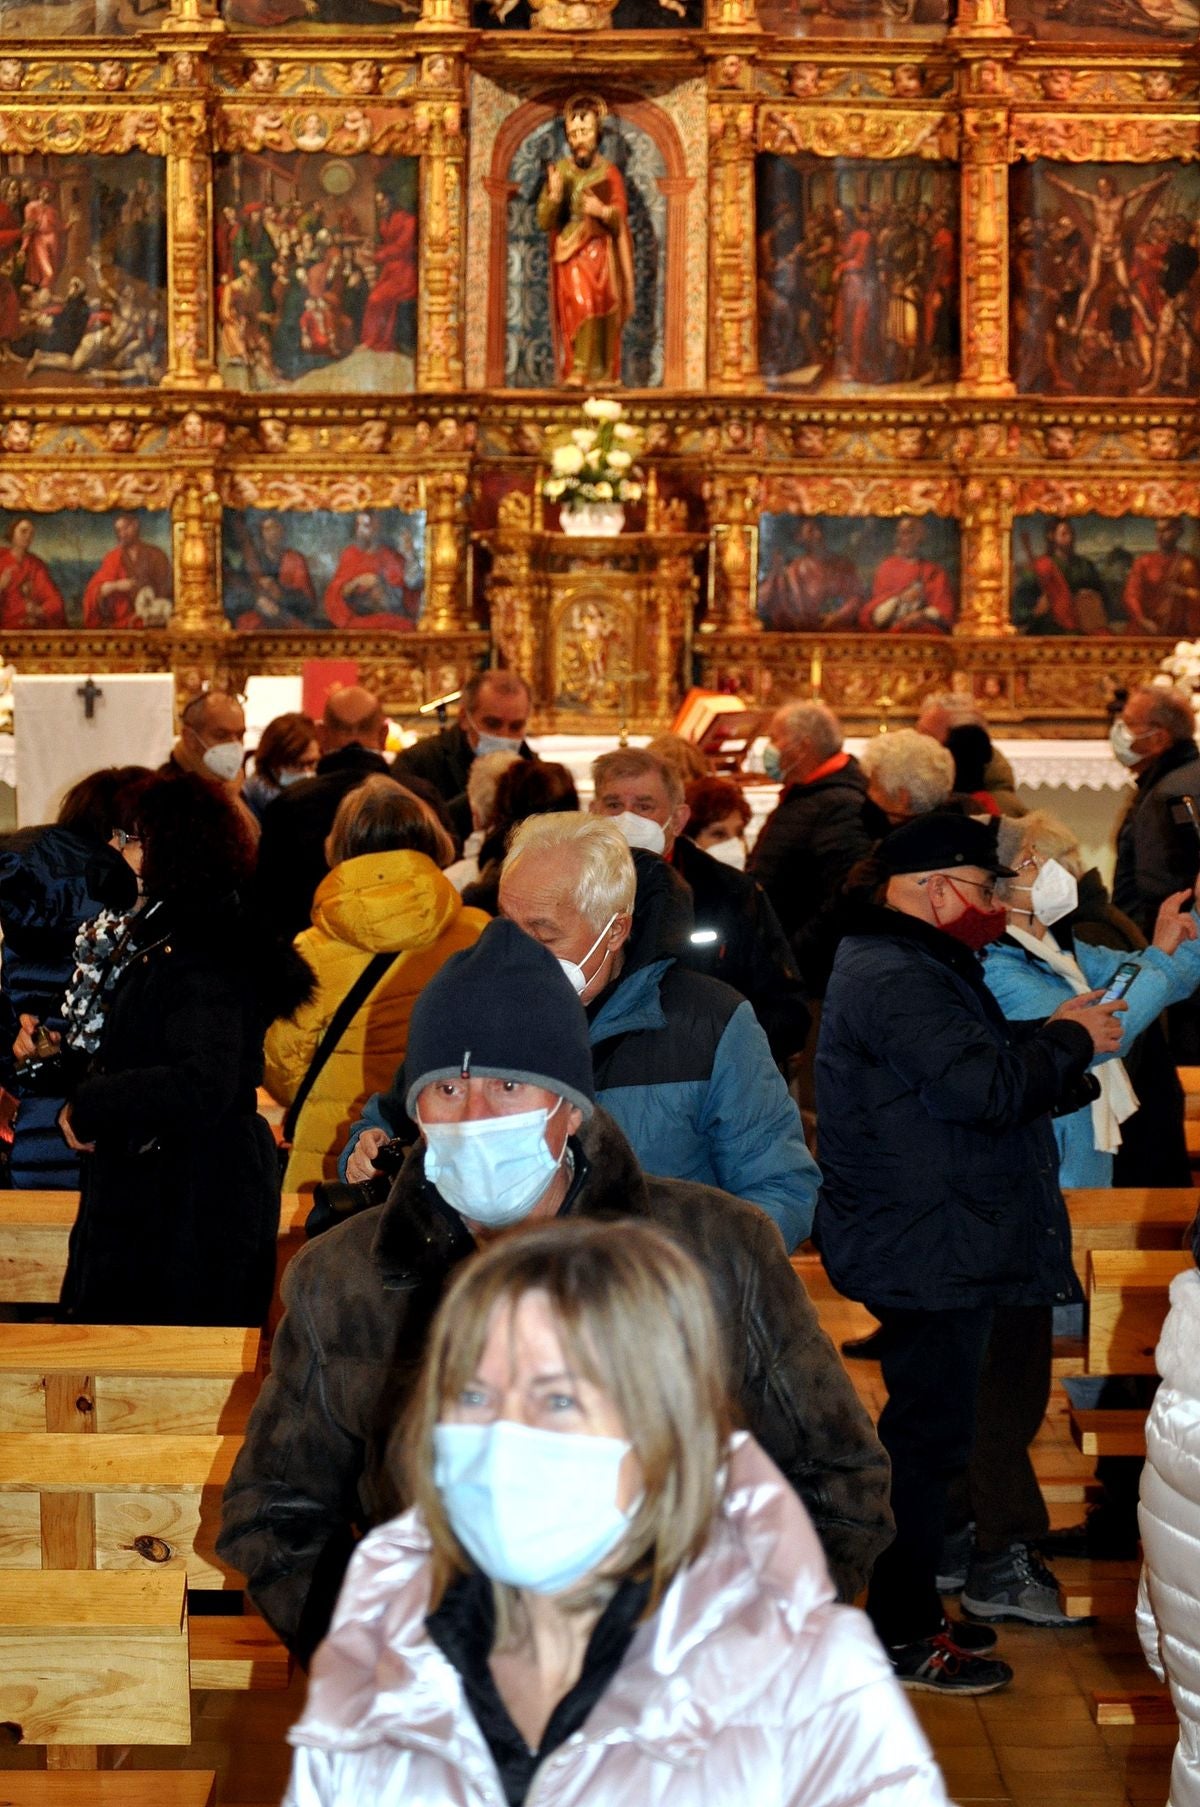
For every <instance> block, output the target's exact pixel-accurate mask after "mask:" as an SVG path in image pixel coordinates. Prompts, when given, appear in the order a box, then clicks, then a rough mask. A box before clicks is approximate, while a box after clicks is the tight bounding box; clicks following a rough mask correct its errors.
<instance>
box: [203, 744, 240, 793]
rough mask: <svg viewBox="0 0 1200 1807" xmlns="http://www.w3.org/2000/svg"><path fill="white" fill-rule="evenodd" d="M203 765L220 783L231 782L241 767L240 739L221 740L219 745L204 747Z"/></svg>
mask: <svg viewBox="0 0 1200 1807" xmlns="http://www.w3.org/2000/svg"><path fill="white" fill-rule="evenodd" d="M204 766H205V769H206V770H207V771H209V772H211V773H212V775H213V777H214V778H219V779H220V780H221V783H222V784H232V783H233V781H234V779H235V778H236V777H237V775H238V773H239V772H240V771H241V769H242V743H241V741H239V740H223V741H222V742H221V744H220V745H219V746H216V747H205V749H204Z"/></svg>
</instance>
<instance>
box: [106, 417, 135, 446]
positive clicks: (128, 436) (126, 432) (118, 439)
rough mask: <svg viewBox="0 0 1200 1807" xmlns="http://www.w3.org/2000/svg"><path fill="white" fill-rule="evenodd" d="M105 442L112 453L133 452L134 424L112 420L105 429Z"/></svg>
mask: <svg viewBox="0 0 1200 1807" xmlns="http://www.w3.org/2000/svg"><path fill="white" fill-rule="evenodd" d="M104 441H105V444H106V445H107V446H108V449H109V451H110V452H130V451H132V450H133V422H132V421H128V420H110V421H109V423H108V426H107V428H106V429H105V433H104Z"/></svg>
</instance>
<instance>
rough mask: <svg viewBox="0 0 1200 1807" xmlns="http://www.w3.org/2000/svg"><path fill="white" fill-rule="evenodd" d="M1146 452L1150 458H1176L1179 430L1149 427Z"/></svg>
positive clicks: (1175, 428)
mask: <svg viewBox="0 0 1200 1807" xmlns="http://www.w3.org/2000/svg"><path fill="white" fill-rule="evenodd" d="M1146 450H1147V451H1148V452H1149V454H1150V456H1151V458H1178V456H1179V429H1178V428H1177V427H1151V428H1150V431H1149V432H1148V433H1147V435H1146Z"/></svg>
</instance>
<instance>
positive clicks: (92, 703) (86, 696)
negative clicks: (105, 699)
mask: <svg viewBox="0 0 1200 1807" xmlns="http://www.w3.org/2000/svg"><path fill="white" fill-rule="evenodd" d="M75 695H76V696H78V697H82V698H83V715H84V720H85V721H89V722H90V721H91V720H92V718H93V716H94V715H95V713H96V702H97V699H98V698H99V697H102V696H103V695H104V692H103V690H101V688H100V686H99V684H97V682H96V680H95V678H91V677H89V679H88V681H87V683H86V684H81V685H80V686H79V689H78V690H77V691H76V692H75Z"/></svg>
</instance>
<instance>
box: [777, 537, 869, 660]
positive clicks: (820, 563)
mask: <svg viewBox="0 0 1200 1807" xmlns="http://www.w3.org/2000/svg"><path fill="white" fill-rule="evenodd" d="M796 537H797V539H798V540H799V543H800V551H799V553H798V554H797V555H796V556H795V557H794V558H791V559H788V560H787V562H786V563H784V558H783V552H782V550H777V552H776V555H775V562H774V563H773V565H772V568H771V570H770V571H769V572H768V574H767V576H766V579H765V580H764V582H763V584H762V586H761V588H760V591H759V612H760V613H761V615H762V616H763V619H764V620H765V621H766V622H767V623H768V625H769V626H771V627H773V628H791V629H795V630H803V629H811V628H817V627H820V628H824V629H826V631H828V632H842V631H844V630H849V629H851V628H853V627H855V626H856V625H857V622H858V615H859V611H860V609H861V608H862V604H863V600H864V597H863V586H862V583H861V581H860V579H859V575H858V572H857V570H856V569H855V566H854V563H853V561H852V560H851V559H848V558H846V557H845V556H844V555H843V554H841V553H836V552H830V551H828V550H827V548H826V545H825V529H824V527H823V526H822V525H821V522H820V521H818V520H816V519H815V518H814V517H812V516H809V517H808V518H807V519H805V520H803V521H801V523H800V529H799V532H798V534H797V536H796Z"/></svg>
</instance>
